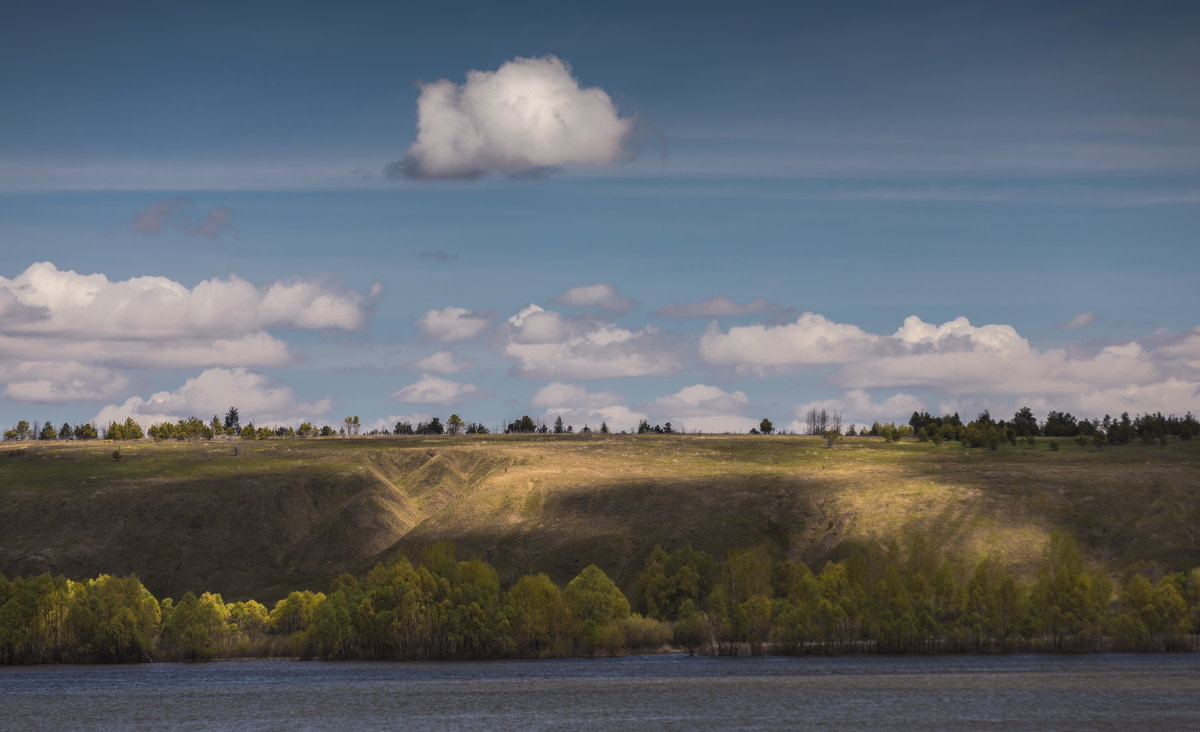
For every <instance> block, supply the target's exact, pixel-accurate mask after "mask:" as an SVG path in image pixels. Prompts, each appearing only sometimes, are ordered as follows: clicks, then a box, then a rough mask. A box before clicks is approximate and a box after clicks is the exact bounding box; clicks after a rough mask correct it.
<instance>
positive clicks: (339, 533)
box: [0, 435, 1200, 589]
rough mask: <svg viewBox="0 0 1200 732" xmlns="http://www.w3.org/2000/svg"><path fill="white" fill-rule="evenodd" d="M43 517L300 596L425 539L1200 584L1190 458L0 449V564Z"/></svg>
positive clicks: (1197, 447)
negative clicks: (921, 555)
mask: <svg viewBox="0 0 1200 732" xmlns="http://www.w3.org/2000/svg"><path fill="white" fill-rule="evenodd" d="M6 447H8V446H7V445H6ZM116 447H119V448H120V450H121V459H120V460H114V459H113V457H112V451H113V449H115V448H116ZM166 497H171V499H172V500H171V501H170V502H169V504H168V503H164V500H163V499H164V498H166ZM77 500H78V501H83V502H85V503H84V504H79V503H77V502H76V501H77ZM64 502H65V504H64ZM60 504H63V505H66V507H67V508H66V509H64V510H70V509H72V508H74V510H76V511H81V510H82V509H79V508H78V506H81V505H88V506H92V505H94V506H96V507H97V509H96V510H97V511H99V512H100V513H101V514H102V515H103V516H104V517H106V518H107V520H110V521H113V522H116V523H119V524H120V525H124V526H133V525H136V524H137V523H138V522H143V524H144V530H143V531H141V532H138V531H133V530H128V531H124V532H123V533H122V534H121V538H120V541H121V542H124V543H123V544H121V545H120V547H117V546H116V545H115V544H113V543H112V542H116V541H118V539H116V538H112V537H110V534H111V533H112V532H111V531H109V532H105V531H102V530H101V529H100V528H95V527H92V528H89V529H88V530H89V531H92V533H93V535H92V536H91V537H90V538H89V541H90V544H88V545H87V547H86V551H87V552H89V553H90V554H89V555H88V556H97V555H103V554H104V553H105V552H112V553H114V555H115V554H118V553H120V556H122V557H125V558H126V559H125V560H128V561H132V559H130V558H136V557H137V556H140V555H142V554H144V555H146V556H152V555H154V554H155V552H160V553H161V546H162V545H163V542H173V543H174V544H176V545H178V546H179V547H180V550H179V551H178V554H179V555H180V558H179V559H178V560H177V561H178V562H180V563H182V564H183V567H184V568H183V569H179V570H178V571H179V572H184V573H186V571H188V570H187V569H186V567H187V564H186V563H187V562H189V561H193V562H199V561H200V559H202V557H199V556H198V553H200V552H204V551H211V549H210V548H209V547H213V546H221V547H223V548H222V551H226V549H227V552H228V556H230V557H234V559H233V560H222V561H242V560H241V559H239V557H241V556H243V555H244V557H245V559H244V561H245V562H246V566H244V567H242V568H241V570H240V571H242V572H243V574H244V577H243V579H239V580H238V581H239V582H243V583H244V582H251V581H254V580H253V578H254V577H256V576H261V577H262V578H263V579H262V581H263V582H267V581H268V579H267V578H273V579H270V580H269V581H270V582H272V583H277V582H278V577H279V576H281V575H283V576H291V575H289V572H290V573H291V574H292V575H295V576H297V577H298V576H301V575H302V574H303V575H304V576H306V577H311V576H313V573H316V572H320V571H325V569H322V568H325V567H329V568H333V567H334V566H335V565H336V564H337V562H344V563H351V562H361V563H363V564H366V563H369V562H370V561H373V559H374V554H372V552H374V553H378V554H380V555H387V554H389V553H390V552H392V551H395V550H396V549H400V548H404V547H406V546H416V545H418V544H420V543H421V542H424V541H428V540H432V539H443V538H445V539H451V540H454V541H456V542H457V543H459V544H460V546H461V547H462V549H463V552H464V553H465V554H467V555H469V554H471V553H476V552H477V553H479V554H480V555H481V556H487V557H489V558H490V560H491V561H493V562H494V563H495V564H496V565H497V566H498V567H499V568H500V569H501V571H502V572H503V571H520V572H525V571H529V570H531V569H536V570H546V571H550V572H551V573H552V574H553V575H554V576H555V577H556V579H562V578H563V577H564V576H565V575H566V573H568V572H570V571H571V568H572V567H573V566H574V563H575V562H577V561H581V560H582V559H585V558H586V557H584V556H583V554H586V552H587V551H595V552H598V554H597V556H596V558H595V559H594V560H592V561H598V562H600V561H601V560H603V562H606V563H607V565H605V569H606V570H607V571H610V572H611V573H612V574H613V575H614V576H616V577H621V578H623V579H624V580H629V579H631V578H632V577H633V576H634V575H635V574H636V571H637V569H638V568H639V567H640V562H641V561H642V560H643V558H644V556H645V554H646V553H648V552H649V550H650V549H651V548H652V547H653V545H654V544H655V543H662V544H664V545H665V546H667V547H668V548H678V547H680V546H684V545H686V544H692V545H694V546H696V547H698V548H704V549H707V550H708V551H711V552H713V553H715V554H721V553H723V552H724V551H726V550H728V549H731V548H741V547H746V546H749V545H753V544H757V543H760V542H766V543H768V544H769V545H770V546H771V547H772V548H773V549H774V550H775V551H777V552H778V553H780V554H782V555H787V556H792V557H795V558H800V559H804V560H806V561H808V562H810V563H812V564H814V565H819V564H820V563H821V562H822V561H824V559H826V558H829V557H831V556H835V555H836V554H837V552H838V551H839V548H838V547H839V546H842V545H844V544H846V542H853V541H857V540H861V539H864V538H875V539H880V540H883V541H888V540H892V539H897V540H899V539H902V538H903V537H904V536H906V535H910V534H912V533H921V534H922V535H924V536H925V537H927V538H928V539H929V541H930V543H931V544H932V545H933V546H935V547H937V548H939V549H940V550H941V551H943V552H946V553H954V554H958V555H961V556H964V557H966V558H974V557H978V556H983V555H991V556H995V557H997V558H999V559H1001V560H1002V561H1003V562H1004V563H1005V564H1007V565H1009V566H1011V567H1015V568H1023V567H1028V566H1031V563H1032V561H1033V559H1034V558H1036V557H1037V555H1038V554H1039V553H1040V552H1041V549H1042V546H1043V544H1044V542H1045V538H1046V536H1048V534H1049V532H1051V531H1066V532H1068V533H1072V534H1074V535H1075V536H1077V537H1078V538H1080V540H1081V542H1082V543H1083V545H1084V546H1085V547H1086V548H1088V549H1089V550H1090V551H1091V552H1092V554H1093V556H1095V557H1097V558H1099V559H1103V560H1106V561H1109V562H1111V563H1112V564H1113V565H1117V566H1119V565H1121V564H1122V563H1127V562H1131V561H1156V562H1159V563H1160V564H1162V565H1163V566H1165V567H1174V566H1191V565H1196V564H1200V546H1197V541H1196V534H1195V531H1196V530H1195V527H1196V526H1200V440H1198V441H1193V442H1190V443H1185V442H1171V443H1169V444H1168V446H1167V447H1166V448H1159V447H1148V446H1143V445H1125V446H1119V447H1110V448H1106V449H1105V450H1102V451H1096V450H1094V449H1090V448H1088V449H1084V448H1080V447H1079V446H1078V445H1075V444H1074V443H1072V442H1063V443H1062V444H1061V447H1060V450H1059V451H1057V452H1052V451H1051V450H1050V449H1049V447H1048V442H1047V441H1046V440H1042V441H1040V442H1039V444H1038V445H1037V446H1036V447H1034V448H1032V449H1030V448H1027V447H1025V446H1011V445H1002V446H1001V447H1000V448H999V449H998V450H994V451H993V450H972V449H967V448H963V447H961V446H960V445H958V444H956V443H946V444H942V445H939V446H934V445H933V444H932V443H916V442H902V443H898V444H886V443H884V442H883V441H882V440H879V439H876V438H848V439H843V440H841V441H839V442H838V443H837V444H836V445H835V446H834V447H833V448H832V449H827V448H826V447H825V443H824V441H823V440H821V439H818V438H813V437H793V436H770V437H766V436H745V435H741V436H691V435H687V436H682V435H651V436H632V435H614V436H608V437H600V436H592V437H585V436H580V435H574V436H554V435H500V436H486V437H474V436H473V437H469V438H467V437H460V438H446V437H442V438H434V437H412V438H409V437H405V438H399V437H393V438H358V439H309V440H299V439H291V440H266V441H256V442H244V443H243V442H240V441H216V442H196V443H188V442H182V443H176V442H166V443H151V442H136V443H122V444H119V445H114V444H113V443H107V442H93V443H48V444H43V443H33V444H22V445H18V446H13V447H10V448H9V449H7V450H5V451H0V515H5V516H8V517H10V518H9V519H8V520H9V521H13V522H14V524H16V523H17V522H23V523H24V524H29V525H34V524H36V525H37V526H39V527H41V526H43V525H44V526H45V527H46V528H44V529H42V528H39V529H38V530H37V531H36V532H34V531H32V530H31V531H30V533H29V534H28V538H26V539H22V540H23V541H27V542H42V543H44V544H45V546H46V547H51V548H52V549H53V551H50V552H49V554H47V551H49V550H46V551H42V550H41V549H38V548H37V547H32V548H31V547H29V546H24V547H17V548H13V547H5V546H4V541H5V539H4V538H2V535H3V534H4V532H3V531H0V550H4V551H8V552H9V553H8V554H7V555H0V560H3V559H4V557H5V556H8V557H9V558H10V559H11V558H12V557H13V556H20V555H22V552H23V553H24V554H25V555H30V554H31V552H32V553H33V554H35V555H36V554H37V551H42V554H46V555H47V556H60V555H61V556H63V557H65V559H64V560H63V561H67V560H68V559H71V558H72V557H75V556H76V554H72V552H82V551H84V549H83V548H77V546H76V545H78V544H79V543H80V542H79V541H77V540H76V537H77V536H78V533H79V531H81V530H82V529H81V528H80V527H72V526H69V525H61V522H57V523H56V522H55V521H53V520H49V519H47V518H45V517H46V516H50V515H52V512H53V511H54V510H57V509H56V507H57V506H59V505H60ZM122 505H129V506H136V507H137V508H136V511H134V512H126V513H122V511H121V507H122ZM247 511H253V512H255V513H253V514H252V516H253V521H252V522H250V519H248V518H247V516H250V515H251V514H247V513H246V512H247ZM198 513H199V514H203V515H204V516H208V517H209V518H207V519H205V520H204V521H203V522H202V524H201V528H199V529H188V528H187V527H186V526H185V527H183V528H182V529H181V528H180V527H179V526H176V525H174V522H178V521H180V520H183V519H181V517H189V518H187V520H188V521H193V522H194V521H195V520H196V519H195V518H190V517H192V516H194V515H195V514H198ZM385 514H386V515H385ZM72 515H83V514H82V513H80V514H72ZM272 521H274V522H278V523H280V524H281V525H280V526H272V525H270V522H272ZM37 522H41V523H37ZM247 522H250V523H253V522H257V524H255V525H256V526H259V527H261V529H262V530H263V531H264V532H267V533H270V534H271V536H274V537H277V538H276V539H273V540H274V541H280V542H285V543H286V545H285V546H281V547H279V550H278V551H275V548H274V547H271V548H270V551H267V549H266V548H264V546H263V545H262V544H261V542H260V543H254V541H252V540H253V539H254V537H253V536H244V535H242V534H243V533H245V527H246V526H247V525H248V524H247ZM347 522H349V523H347ZM4 528H8V527H5V526H0V529H4ZM21 528H22V525H15V526H14V527H13V529H14V530H12V531H9V532H8V533H9V534H10V535H15V534H19V533H21V532H20V529H21ZM93 528H94V531H93ZM205 532H208V533H207V534H206V533H205ZM271 532H274V533H271ZM59 534H61V536H60V535H59ZM142 535H144V537H143V536H142ZM193 535H195V537H199V538H194V537H193ZM23 536H24V535H23ZM201 539H203V540H204V541H203V542H201ZM139 541H142V542H143V543H144V546H139V545H138V543H137V542H139ZM106 542H107V543H106ZM188 542H197V543H193V544H188ZM204 542H207V543H204ZM287 542H290V543H287ZM189 546H190V547H192V549H188V547H189ZM376 547H384V548H386V551H384V550H381V549H378V548H376ZM172 548H173V550H174V547H172ZM118 549H119V551H118ZM35 550H36V551H35ZM189 552H191V554H189ZM193 555H197V556H193ZM38 556H41V555H38ZM80 556H82V555H80ZM222 556H226V555H222ZM312 557H328V558H326V559H322V560H320V561H319V562H318V560H317V559H315V558H313V559H311V561H310V559H309V558H312ZM125 560H123V561H125ZM164 561H165V560H164ZM172 561H173V562H174V561H176V560H172ZM289 562H290V563H291V564H289ZM306 562H307V563H306ZM587 563H590V562H587ZM164 566H166V565H165V564H164ZM174 566H175V565H174V564H172V565H171V567H172V568H173V567H174ZM287 567H291V568H292V569H290V570H289V569H286V568H287ZM357 568H359V566H358V565H354V566H351V565H350V564H345V565H344V566H339V567H338V570H339V571H340V569H357ZM577 569H578V568H576V571H577ZM162 571H166V570H165V569H164V570H162ZM195 571H199V570H195ZM205 571H214V572H216V571H218V570H214V569H211V568H208V569H206V570H205ZM220 571H224V568H221V569H220ZM329 571H332V569H330V570H329ZM334 573H336V572H334ZM247 578H248V579H247ZM197 586H199V585H197ZM205 586H212V585H211V584H208V585H205ZM239 586H240V585H239ZM214 589H221V588H220V587H214Z"/></svg>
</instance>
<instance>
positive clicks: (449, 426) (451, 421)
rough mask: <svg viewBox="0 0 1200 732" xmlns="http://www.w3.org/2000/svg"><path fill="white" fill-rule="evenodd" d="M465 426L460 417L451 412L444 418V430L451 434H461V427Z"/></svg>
mask: <svg viewBox="0 0 1200 732" xmlns="http://www.w3.org/2000/svg"><path fill="white" fill-rule="evenodd" d="M465 426H466V425H465V424H464V423H463V421H462V417H460V416H458V415H457V414H451V415H450V416H449V417H448V418H447V419H446V432H448V433H449V434H451V435H455V436H456V435H460V434H462V431H463V428H464V427H465Z"/></svg>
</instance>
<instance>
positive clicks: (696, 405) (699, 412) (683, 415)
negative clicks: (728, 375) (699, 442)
mask: <svg viewBox="0 0 1200 732" xmlns="http://www.w3.org/2000/svg"><path fill="white" fill-rule="evenodd" d="M749 406H750V398H749V397H747V396H746V393H745V392H742V391H733V392H728V391H725V390H723V389H720V388H718V387H715V386H708V385H706V384H693V385H691V386H686V387H684V388H682V389H680V390H679V391H677V392H675V393H674V394H671V395H669V396H663V397H659V398H657V399H655V400H654V401H652V402H650V403H649V404H646V405H645V407H646V409H647V411H649V412H650V413H651V414H653V415H655V418H656V419H655V421H656V422H660V423H661V422H670V423H671V426H672V428H673V429H675V430H678V431H684V430H686V431H688V432H712V433H725V432H749V431H750V428H751V427H757V426H758V424H759V422H760V421H762V420H761V418H759V419H754V418H751V417H746V416H743V415H741V414H737V412H740V411H742V410H744V409H746V408H747V407H749Z"/></svg>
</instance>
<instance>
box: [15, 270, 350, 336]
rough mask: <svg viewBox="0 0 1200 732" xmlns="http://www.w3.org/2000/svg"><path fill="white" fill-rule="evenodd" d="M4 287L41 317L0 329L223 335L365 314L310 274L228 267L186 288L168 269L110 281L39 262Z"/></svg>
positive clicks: (338, 324)
mask: <svg viewBox="0 0 1200 732" xmlns="http://www.w3.org/2000/svg"><path fill="white" fill-rule="evenodd" d="M4 291H7V292H8V293H9V294H11V295H12V296H14V297H15V298H16V299H17V301H18V302H19V303H21V304H22V305H24V306H26V307H31V308H38V309H40V310H41V312H43V313H44V314H45V317H42V318H35V319H26V320H20V321H18V322H11V321H8V320H6V321H4V323H3V324H0V333H3V334H7V335H15V334H36V335H38V336H39V337H46V336H51V335H57V336H77V337H85V338H128V339H139V338H141V339H145V338H188V337H193V338H194V337H205V338H207V337H228V336H235V335H242V334H245V333H247V332H251V331H256V330H261V329H266V328H340V329H343V330H357V329H358V328H361V327H362V326H363V324H364V323H365V322H366V312H365V309H364V302H363V297H362V296H361V295H359V294H358V293H355V292H347V291H339V290H335V289H333V288H331V287H328V286H326V285H323V284H320V283H316V282H290V283H285V282H276V283H275V284H273V285H271V286H269V287H266V288H260V287H255V286H254V285H252V284H250V283H249V282H247V281H246V280H243V279H241V278H240V277H238V276H236V275H233V276H231V277H230V278H229V279H227V280H221V279H211V280H205V281H203V282H201V283H199V284H198V285H196V286H195V287H193V288H190V289H189V288H188V287H186V286H184V285H182V284H180V283H178V282H175V281H174V280H171V279H168V278H166V277H132V278H130V279H128V280H122V281H119V282H112V281H109V279H108V278H107V277H106V276H104V275H103V274H90V275H81V274H77V273H75V272H73V271H61V270H59V269H57V268H56V267H55V266H54V265H53V264H51V263H50V262H38V263H36V264H33V265H30V266H29V268H28V269H26V270H25V271H24V272H22V273H21V274H20V275H18V276H16V277H14V278H13V279H6V278H4V277H0V292H4Z"/></svg>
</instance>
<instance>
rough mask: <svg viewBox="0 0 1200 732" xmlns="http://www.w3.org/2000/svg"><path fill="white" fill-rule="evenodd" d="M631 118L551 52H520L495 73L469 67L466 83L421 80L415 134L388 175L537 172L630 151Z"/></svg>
mask: <svg viewBox="0 0 1200 732" xmlns="http://www.w3.org/2000/svg"><path fill="white" fill-rule="evenodd" d="M633 128H634V121H633V119H632V118H622V117H621V116H620V115H619V114H618V113H617V109H616V107H615V106H614V105H613V103H612V99H610V98H609V96H608V94H607V93H606V92H605V91H604V90H603V89H600V88H598V87H586V88H584V87H581V86H580V85H579V81H578V80H577V79H575V77H574V76H572V75H571V67H570V66H569V65H568V64H567V63H566V62H565V61H563V60H561V59H558V58H555V57H554V56H546V57H544V58H516V59H513V60H512V61H508V62H506V63H504V64H502V65H501V66H500V68H499V69H497V70H495V71H469V72H467V81H466V83H465V84H463V85H461V86H460V85H458V84H455V83H454V82H452V81H449V80H447V79H440V80H438V81H435V82H433V83H429V84H422V85H421V95H420V97H419V98H418V99H417V139H416V141H415V142H414V143H413V144H412V146H411V147H409V149H408V155H407V157H406V158H405V159H404V160H403V161H399V162H396V163H391V164H390V165H388V167H387V169H386V171H385V172H386V173H387V175H388V176H389V177H393V178H395V177H399V176H402V175H403V176H407V177H409V178H415V179H437V178H460V179H464V178H465V179H469V178H478V177H480V176H484V175H488V174H490V173H508V174H513V175H530V174H538V173H539V172H542V171H547V170H550V169H554V168H557V167H560V166H564V165H604V164H610V163H616V162H620V161H623V160H627V159H629V158H630V157H632V153H631V152H630V148H629V143H630V140H631V137H632V134H633Z"/></svg>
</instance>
